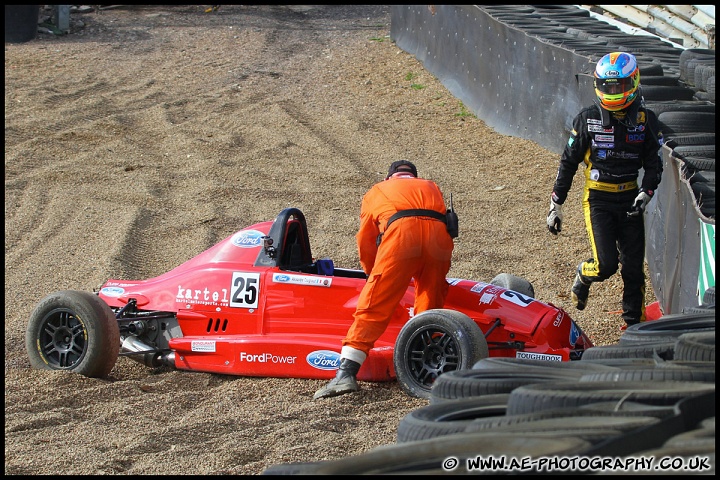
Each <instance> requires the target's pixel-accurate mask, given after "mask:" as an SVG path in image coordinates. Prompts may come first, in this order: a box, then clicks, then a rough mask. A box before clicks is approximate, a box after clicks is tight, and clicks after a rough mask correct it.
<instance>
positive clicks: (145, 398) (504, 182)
mask: <svg viewBox="0 0 720 480" xmlns="http://www.w3.org/2000/svg"><path fill="white" fill-rule="evenodd" d="M205 7H207V6H204V5H194V6H187V5H185V6H183V5H180V6H167V5H165V6H141V7H129V6H121V7H120V8H114V9H108V10H103V11H100V12H92V13H85V14H78V13H74V14H72V23H71V32H70V34H68V35H64V36H53V35H49V34H41V35H39V37H38V38H37V39H36V40H33V41H30V42H28V43H24V44H6V45H5V311H6V317H5V474H81V475H88V474H166V475H168V474H173V475H177V474H259V473H261V472H262V471H263V470H264V469H265V468H267V467H269V466H271V465H275V464H278V463H285V462H295V461H315V460H323V459H334V458H340V457H344V456H348V455H353V454H357V453H361V452H365V451H367V450H370V449H372V448H374V447H376V446H379V445H384V444H389V443H394V442H395V435H396V429H397V425H398V422H399V420H400V419H401V418H402V417H403V416H404V415H405V414H407V413H408V412H409V411H411V410H413V409H415V408H418V407H420V406H422V405H425V404H426V403H427V401H424V400H420V399H415V398H409V397H408V396H407V395H405V394H404V393H403V392H402V391H401V390H400V388H399V386H398V385H397V384H396V383H395V382H392V383H368V382H361V387H362V390H361V392H358V393H357V394H353V395H348V396H343V397H337V398H332V399H326V400H321V401H315V402H314V401H313V400H312V395H313V393H314V392H315V390H317V389H318V388H319V387H320V386H322V385H323V384H324V381H320V380H300V379H271V378H242V377H226V376H221V375H213V374H202V373H197V374H193V373H187V372H173V371H167V370H162V371H153V370H152V369H149V368H148V367H145V366H143V365H140V364H138V363H135V362H133V361H131V360H128V359H127V358H120V359H119V360H118V363H117V365H116V367H115V368H114V370H113V371H112V373H111V375H110V378H108V379H104V380H98V379H89V378H85V377H81V376H79V375H75V374H69V373H60V372H45V371H37V370H33V369H31V368H30V364H29V362H28V359H27V355H26V353H25V347H24V335H25V327H26V325H27V320H28V318H29V315H30V312H31V311H32V309H33V307H34V306H35V305H36V303H37V302H38V301H39V300H40V299H41V298H42V297H43V296H45V295H46V294H48V293H50V292H53V291H56V290H61V289H73V290H87V291H93V290H94V289H97V288H98V287H99V286H100V285H101V284H102V283H103V282H104V281H105V279H107V278H109V277H113V278H133V279H134V278H149V277H152V276H156V275H159V274H161V273H164V272H166V271H168V270H170V269H171V268H173V267H175V266H177V265H179V264H180V263H182V262H184V261H185V260H187V259H189V258H191V257H193V256H195V255H196V254H198V253H200V252H202V251H203V250H205V249H207V248H208V247H210V246H212V245H213V244H215V243H216V242H218V241H219V240H221V239H223V238H225V237H227V236H228V235H230V234H232V233H234V232H235V231H237V230H240V229H241V228H242V227H244V226H246V225H250V224H253V223H256V222H259V221H263V220H269V219H272V218H274V217H275V216H276V215H277V214H278V213H279V212H280V211H281V210H282V209H283V208H285V207H289V206H293V207H298V208H300V209H301V210H302V211H303V212H304V214H305V216H306V218H307V221H308V225H309V229H310V240H311V243H312V248H313V254H314V256H315V257H318V258H319V257H330V258H332V259H333V260H334V262H335V265H337V266H342V267H346V268H359V262H358V257H357V250H356V246H355V241H354V235H355V232H356V229H357V227H358V225H359V220H358V213H359V206H360V200H361V198H362V195H363V194H364V193H365V191H366V190H367V189H368V188H369V187H370V186H371V185H372V184H373V183H375V182H377V181H379V180H381V179H382V178H383V176H384V174H385V172H386V171H387V167H388V165H389V164H390V163H391V162H392V161H394V160H397V159H403V158H404V159H410V160H412V161H414V162H415V163H416V164H417V166H418V169H419V173H420V175H421V176H423V177H425V178H431V179H433V180H435V181H436V182H437V183H438V184H439V185H440V186H441V188H442V189H443V191H444V192H445V193H446V194H450V193H452V194H453V200H454V203H455V207H456V210H457V211H458V213H459V216H460V229H461V233H460V237H459V238H458V239H457V241H456V247H455V251H454V256H453V265H452V268H451V271H450V276H452V277H460V278H469V279H478V280H485V281H488V280H490V279H491V278H492V277H494V276H495V275H496V274H498V273H500V272H509V273H513V274H516V275H520V276H522V277H525V278H527V279H528V280H530V281H531V282H532V284H533V285H534V287H535V292H536V296H537V298H538V299H540V300H542V301H545V302H549V303H553V304H555V305H558V306H561V307H563V308H565V309H566V310H567V311H568V312H569V313H570V315H571V316H573V318H574V319H576V320H577V321H578V323H579V324H580V326H581V327H582V328H583V329H584V330H585V331H586V332H587V333H588V334H589V336H590V337H591V338H592V339H593V340H594V342H595V343H596V344H598V345H604V344H610V343H614V342H616V341H617V339H618V338H619V335H620V331H619V326H620V325H621V324H622V320H621V318H620V316H619V314H618V310H619V309H620V294H621V283H620V279H619V278H618V277H613V278H612V279H610V280H608V281H606V282H605V283H604V284H600V285H595V286H593V290H592V291H591V297H590V302H589V305H588V307H587V309H586V310H585V311H582V312H579V311H577V310H575V309H574V308H573V307H572V305H571V304H570V299H569V288H570V284H571V282H572V278H573V275H574V269H575V266H576V265H577V264H578V262H579V261H581V260H583V259H584V258H586V257H588V256H589V247H588V244H587V239H586V234H585V227H584V223H583V220H582V216H581V211H580V192H581V182H582V180H581V176H580V174H578V176H577V177H576V184H575V186H573V189H572V191H571V194H570V197H569V200H568V203H567V207H566V218H565V224H564V225H565V228H564V230H563V232H562V234H561V235H560V236H559V237H558V238H554V237H553V236H552V235H550V234H549V233H548V231H547V228H546V226H545V215H546V214H547V209H548V203H549V202H548V198H549V195H550V190H551V188H552V184H553V181H554V178H555V173H556V169H557V165H558V159H559V155H558V154H556V153H553V152H550V151H548V150H546V149H544V148H541V147H540V146H539V145H537V144H535V143H533V142H530V141H526V140H523V139H519V138H514V137H509V136H504V135H500V134H498V133H496V132H494V131H493V130H492V129H490V128H488V127H487V126H486V125H485V124H484V123H483V121H482V120H480V119H477V118H475V117H474V116H473V115H472V114H471V113H470V112H468V111H467V110H466V109H465V107H464V106H463V105H462V103H461V102H460V101H458V100H457V99H456V98H454V97H453V96H452V95H451V94H450V93H449V92H448V90H446V89H445V87H444V86H443V85H442V84H440V83H439V82H438V81H437V79H435V78H434V77H433V76H432V75H431V74H429V73H428V72H427V71H425V70H424V68H423V66H422V64H421V63H419V62H418V61H417V60H416V59H415V58H414V57H413V56H411V55H409V54H407V53H406V52H404V51H402V50H400V49H399V48H398V47H397V46H395V45H394V44H393V42H392V41H391V39H390V37H389V34H390V9H389V7H388V6H381V5H374V6H358V5H339V6H327V5H324V6H312V7H311V6H299V5H296V6H258V5H223V6H221V7H220V9H219V10H218V11H217V12H214V13H205V12H204V9H205ZM648 300H649V301H652V300H653V295H652V288H651V286H650V285H649V284H648Z"/></svg>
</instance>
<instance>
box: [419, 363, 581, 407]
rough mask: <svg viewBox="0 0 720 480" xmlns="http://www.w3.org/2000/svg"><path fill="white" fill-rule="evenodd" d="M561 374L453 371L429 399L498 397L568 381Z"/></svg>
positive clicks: (494, 369) (511, 370) (439, 384)
mask: <svg viewBox="0 0 720 480" xmlns="http://www.w3.org/2000/svg"><path fill="white" fill-rule="evenodd" d="M573 378H580V376H579V375H578V376H573V377H568V376H567V374H566V373H564V372H563V371H561V370H557V371H551V370H550V369H546V370H543V371H542V372H538V371H532V370H530V371H527V372H521V371H518V370H515V369H512V368H510V369H503V368H493V369H483V370H479V369H469V370H467V369H466V370H454V371H452V372H447V373H445V374H443V375H441V376H439V377H438V379H437V380H436V381H435V384H434V385H433V386H432V392H431V397H432V399H433V401H434V402H435V403H437V402H443V401H445V400H455V399H458V398H471V397H480V396H483V395H491V394H497V393H510V392H512V391H513V390H514V389H516V388H517V387H519V386H521V385H527V384H529V383H538V382H553V381H557V380H571V379H573Z"/></svg>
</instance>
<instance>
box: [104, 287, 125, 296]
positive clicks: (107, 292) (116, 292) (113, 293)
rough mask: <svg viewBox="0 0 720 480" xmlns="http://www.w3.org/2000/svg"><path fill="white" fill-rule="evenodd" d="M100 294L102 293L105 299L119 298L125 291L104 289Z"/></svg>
mask: <svg viewBox="0 0 720 480" xmlns="http://www.w3.org/2000/svg"><path fill="white" fill-rule="evenodd" d="M100 293H102V294H103V295H105V296H106V297H119V296H120V295H122V294H123V293H125V289H124V288H120V287H105V288H103V289H102V290H100Z"/></svg>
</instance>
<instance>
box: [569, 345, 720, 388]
mask: <svg viewBox="0 0 720 480" xmlns="http://www.w3.org/2000/svg"><path fill="white" fill-rule="evenodd" d="M676 350H677V347H676ZM579 381H580V382H667V381H675V382H709V383H715V367H714V366H713V367H709V366H708V367H706V368H688V367H686V368H680V367H675V368H658V367H654V366H649V367H638V368H623V369H618V370H617V371H614V372H593V373H586V374H585V375H583V376H582V377H580V380H579Z"/></svg>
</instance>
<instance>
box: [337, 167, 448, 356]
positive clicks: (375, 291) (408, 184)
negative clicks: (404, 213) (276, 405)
mask: <svg viewBox="0 0 720 480" xmlns="http://www.w3.org/2000/svg"><path fill="white" fill-rule="evenodd" d="M408 163H409V162H408ZM403 170H406V171H403ZM407 209H428V210H435V211H436V212H439V213H442V214H444V213H445V201H444V200H443V195H442V192H441V191H440V188H439V187H438V186H437V185H436V184H435V182H433V181H430V180H426V179H421V178H417V177H416V171H412V170H411V169H403V168H402V165H401V166H400V167H399V170H398V172H397V173H394V174H392V175H391V174H389V175H388V178H387V179H386V180H385V181H383V182H380V183H378V184H376V185H374V186H373V187H372V188H371V189H370V190H369V191H368V192H367V193H366V194H365V196H364V197H363V200H362V205H361V208H360V230H359V231H358V233H357V235H356V239H357V244H358V250H359V254H360V264H361V265H362V268H363V270H364V271H365V273H366V274H367V275H368V280H367V283H366V284H365V286H364V287H363V290H362V292H361V293H360V298H359V299H358V305H357V309H356V311H355V321H354V322H353V324H352V326H351V327H350V330H349V331H348V333H347V336H346V337H345V339H344V340H343V348H342V353H341V356H342V357H344V358H349V359H351V360H353V361H355V362H358V363H360V364H362V362H363V361H364V360H365V358H366V357H367V354H368V352H369V351H370V349H371V348H372V347H373V345H374V344H375V341H376V340H377V339H378V338H379V337H380V336H381V335H382V334H383V332H384V331H385V329H386V328H387V325H388V323H389V322H390V319H391V317H392V315H393V312H394V311H395V308H397V306H398V304H399V303H400V300H401V299H402V297H403V295H404V294H405V292H406V291H407V287H408V285H409V284H410V280H411V279H413V278H414V280H415V306H414V313H415V314H416V315H417V314H418V313H420V312H422V311H425V310H428V309H432V308H442V307H443V305H444V304H445V297H446V296H447V292H448V283H447V281H446V275H447V273H448V271H449V270H450V260H451V257H452V251H453V240H452V238H451V237H450V234H448V232H447V229H446V227H445V224H444V223H443V222H441V221H438V220H436V219H433V218H430V217H415V216H412V217H403V218H400V219H398V220H396V221H394V222H393V223H392V224H391V225H390V227H389V228H388V229H387V230H386V231H385V226H386V225H387V221H388V219H389V218H390V217H391V216H392V215H393V214H394V213H395V212H397V211H399V210H407ZM383 231H384V233H383V235H382V241H381V243H380V245H379V246H378V245H377V238H378V235H379V234H380V233H381V232H383Z"/></svg>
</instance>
